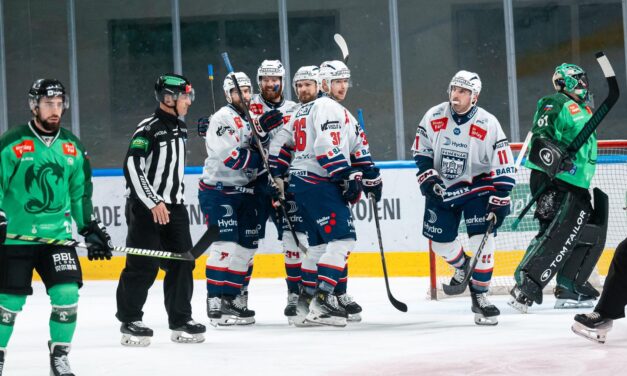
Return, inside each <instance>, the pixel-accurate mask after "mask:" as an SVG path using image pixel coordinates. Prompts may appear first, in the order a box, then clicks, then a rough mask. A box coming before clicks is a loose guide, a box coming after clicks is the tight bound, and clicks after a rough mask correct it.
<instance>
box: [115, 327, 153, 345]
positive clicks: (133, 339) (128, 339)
mask: <svg viewBox="0 0 627 376" xmlns="http://www.w3.org/2000/svg"><path fill="white" fill-rule="evenodd" d="M120 332H122V340H121V341H120V343H121V344H122V345H124V346H131V347H146V346H148V345H150V337H152V334H153V333H152V329H150V328H149V327H147V326H146V324H144V322H143V321H133V322H125V323H122V325H121V326H120Z"/></svg>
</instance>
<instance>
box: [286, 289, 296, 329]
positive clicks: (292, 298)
mask: <svg viewBox="0 0 627 376" xmlns="http://www.w3.org/2000/svg"><path fill="white" fill-rule="evenodd" d="M297 305H298V294H296V293H293V292H290V293H289V294H287V305H286V306H285V309H284V310H283V314H284V315H285V317H287V321H288V322H289V323H290V324H291V323H292V318H293V317H294V316H296V306H297Z"/></svg>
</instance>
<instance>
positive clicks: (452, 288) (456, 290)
mask: <svg viewBox="0 0 627 376" xmlns="http://www.w3.org/2000/svg"><path fill="white" fill-rule="evenodd" d="M495 222H496V218H494V219H491V220H489V223H488V228H487V229H486V231H485V234H483V238H482V239H481V243H479V248H478V249H477V251H476V252H475V254H474V255H473V256H472V258H471V259H470V261H469V262H470V268H468V273H466V275H465V276H464V279H463V280H462V282H461V283H460V284H459V285H447V284H446V283H443V284H442V290H444V293H445V294H446V295H460V294H463V293H464V291H466V287H468V282H470V277H471V276H472V273H473V271H474V270H475V267H476V266H477V262H478V261H479V258H480V257H481V253H482V252H483V248H484V247H485V243H486V242H487V241H488V237H489V236H490V234H491V233H492V229H493V228H494V224H495Z"/></svg>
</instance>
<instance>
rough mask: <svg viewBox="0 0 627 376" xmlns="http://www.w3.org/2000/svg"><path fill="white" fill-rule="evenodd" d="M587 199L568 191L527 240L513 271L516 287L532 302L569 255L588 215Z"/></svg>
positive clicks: (540, 297) (536, 300)
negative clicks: (536, 233)
mask: <svg viewBox="0 0 627 376" xmlns="http://www.w3.org/2000/svg"><path fill="white" fill-rule="evenodd" d="M590 213H591V207H590V203H589V202H582V201H581V200H579V197H577V196H576V195H575V194H573V193H571V192H568V193H565V194H564V198H563V200H562V202H561V205H560V206H559V209H558V211H557V213H556V215H555V218H553V220H552V221H551V223H550V224H549V226H548V227H547V229H546V231H545V232H544V233H543V234H542V235H540V237H539V238H538V237H537V238H535V239H534V240H533V241H532V243H531V244H530V246H529V248H528V249H527V252H526V254H525V257H524V258H523V260H522V261H521V264H520V265H519V266H518V268H517V271H516V275H515V277H516V280H517V282H518V283H519V286H518V287H519V288H520V291H521V292H522V293H523V294H524V295H526V296H527V297H528V298H530V299H532V300H533V301H535V302H536V303H538V304H540V303H541V302H542V289H543V288H544V287H545V286H546V285H547V284H548V283H549V281H550V280H551V279H552V278H553V277H554V276H555V274H556V273H557V271H558V270H559V269H561V267H562V266H563V265H564V262H565V261H566V260H567V259H568V258H569V257H570V255H571V253H572V251H573V249H574V247H575V245H576V244H577V243H578V241H579V238H580V236H581V233H582V232H583V229H584V227H585V226H586V224H587V222H588V219H589V217H590Z"/></svg>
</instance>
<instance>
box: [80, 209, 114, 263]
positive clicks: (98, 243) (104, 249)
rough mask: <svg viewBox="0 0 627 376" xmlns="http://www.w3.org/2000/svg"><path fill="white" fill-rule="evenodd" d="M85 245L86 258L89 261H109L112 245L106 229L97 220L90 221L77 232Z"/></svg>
mask: <svg viewBox="0 0 627 376" xmlns="http://www.w3.org/2000/svg"><path fill="white" fill-rule="evenodd" d="M79 233H80V234H81V235H82V236H84V237H85V243H87V258H88V259H89V260H90V261H91V260H104V259H107V260H110V259H111V256H112V254H111V251H113V245H112V244H111V237H110V236H109V234H108V233H107V228H106V227H105V226H104V225H103V224H102V223H101V222H100V221H99V220H97V219H94V220H92V221H91V222H89V223H88V224H87V226H86V227H85V228H83V229H82V230H81V231H80V232H79Z"/></svg>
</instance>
